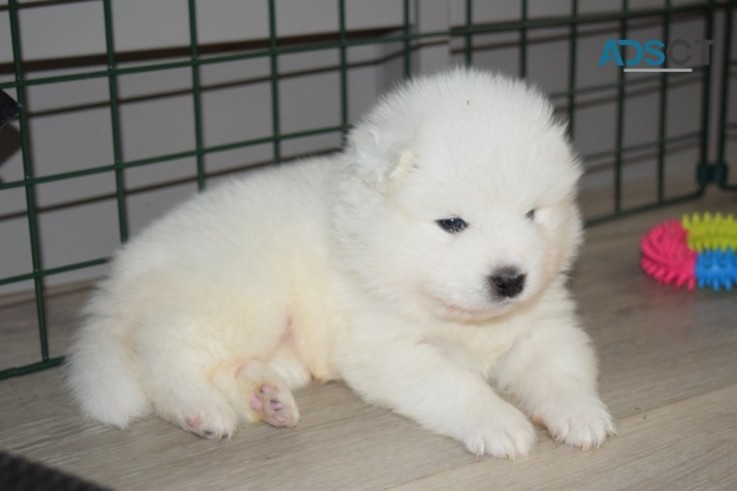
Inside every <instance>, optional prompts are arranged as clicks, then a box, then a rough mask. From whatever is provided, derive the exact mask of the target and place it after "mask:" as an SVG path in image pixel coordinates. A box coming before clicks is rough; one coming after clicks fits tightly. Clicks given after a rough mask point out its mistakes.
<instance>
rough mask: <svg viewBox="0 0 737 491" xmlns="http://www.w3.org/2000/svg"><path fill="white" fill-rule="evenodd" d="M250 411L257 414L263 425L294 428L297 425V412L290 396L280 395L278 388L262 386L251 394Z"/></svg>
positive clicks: (287, 394)
mask: <svg viewBox="0 0 737 491" xmlns="http://www.w3.org/2000/svg"><path fill="white" fill-rule="evenodd" d="M249 404H250V406H251V409H252V410H253V411H254V412H256V413H257V414H258V417H259V419H260V420H261V421H263V422H264V423H268V424H270V425H271V426H276V427H282V426H294V425H295V424H297V419H298V415H297V411H296V409H295V406H294V404H293V401H291V395H289V393H288V392H286V395H285V394H284V393H281V392H280V391H279V388H278V387H274V386H273V385H269V384H263V385H260V386H258V389H257V390H256V391H255V392H254V393H253V394H251V398H250V401H249Z"/></svg>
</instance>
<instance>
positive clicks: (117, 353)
mask: <svg viewBox="0 0 737 491" xmlns="http://www.w3.org/2000/svg"><path fill="white" fill-rule="evenodd" d="M113 322H115V321H114V320H113V319H110V318H106V317H99V316H95V315H91V316H89V317H88V318H87V320H86V322H85V324H84V325H83V326H82V329H80V331H79V333H78V335H77V338H76V340H75V342H74V344H73V346H72V349H71V351H70V355H69V358H68V360H67V365H68V367H67V385H68V387H69V389H70V390H71V392H72V394H73V395H74V397H75V399H76V400H77V402H78V404H79V405H80V406H81V408H82V411H83V412H84V414H85V415H86V416H88V417H89V418H91V419H94V420H97V421H99V422H101V423H103V424H107V425H112V426H117V427H119V428H125V427H126V426H128V423H130V422H131V421H132V420H133V419H135V418H138V417H140V416H143V415H145V414H146V413H148V411H149V409H150V403H149V402H148V400H147V398H146V396H145V394H144V393H143V391H142V390H141V387H140V385H139V383H138V381H137V380H136V376H135V371H134V368H133V365H132V362H131V360H130V353H129V351H128V349H127V348H126V346H125V343H124V341H123V340H122V339H121V337H120V335H119V333H118V332H116V331H117V329H116V328H115V327H116V326H113V325H110V324H111V323H113Z"/></svg>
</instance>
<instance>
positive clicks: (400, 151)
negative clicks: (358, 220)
mask: <svg viewBox="0 0 737 491" xmlns="http://www.w3.org/2000/svg"><path fill="white" fill-rule="evenodd" d="M410 148H411V141H410V139H402V138H397V135H386V132H380V131H378V130H376V129H375V128H371V127H366V126H363V127H360V126H359V127H358V128H356V129H355V130H354V131H353V133H351V135H350V138H349V146H348V149H347V150H346V152H347V153H348V154H349V162H350V166H351V170H352V171H353V172H355V173H356V174H358V175H359V176H360V177H361V179H362V180H363V181H364V182H365V183H366V184H368V185H369V186H371V187H375V188H377V189H379V190H381V191H389V190H391V189H393V188H394V187H395V186H396V185H397V184H398V183H399V182H400V181H401V179H402V177H404V176H405V175H407V174H408V173H409V172H410V171H411V170H412V169H413V168H414V167H415V166H416V165H417V159H416V157H415V154H414V152H412V150H410Z"/></svg>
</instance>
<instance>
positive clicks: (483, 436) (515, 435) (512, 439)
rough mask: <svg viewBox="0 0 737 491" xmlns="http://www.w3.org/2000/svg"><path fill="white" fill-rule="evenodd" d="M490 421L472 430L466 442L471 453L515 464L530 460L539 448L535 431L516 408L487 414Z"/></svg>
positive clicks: (487, 419) (487, 420)
mask: <svg viewBox="0 0 737 491" xmlns="http://www.w3.org/2000/svg"><path fill="white" fill-rule="evenodd" d="M485 419H486V421H484V422H482V423H481V424H480V425H479V426H478V427H476V428H473V429H472V430H471V434H470V436H469V437H468V438H466V440H465V441H464V443H465V445H466V448H467V449H468V451H469V452H471V453H474V454H476V456H477V457H478V456H481V455H492V456H494V457H498V458H508V459H510V460H515V459H517V458H522V457H526V456H527V454H529V453H530V449H531V448H532V446H533V445H534V444H535V440H536V436H535V429H534V427H533V426H532V423H531V422H530V421H529V420H528V419H527V417H525V415H524V414H522V413H521V412H519V411H517V410H516V409H515V408H513V407H511V406H510V407H509V408H503V409H501V410H496V411H493V412H490V413H487V414H486V417H485Z"/></svg>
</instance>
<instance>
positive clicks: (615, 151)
mask: <svg viewBox="0 0 737 491" xmlns="http://www.w3.org/2000/svg"><path fill="white" fill-rule="evenodd" d="M73 1H74V0H71V1H67V2H56V3H73ZM77 1H80V0H77ZM87 1H92V2H95V3H99V2H101V3H102V7H103V19H101V22H103V23H104V32H105V63H106V67H105V68H104V69H94V70H88V71H84V72H79V73H74V74H65V75H61V76H34V75H33V73H32V71H31V70H29V69H28V68H27V66H26V63H25V62H24V59H23V55H22V49H21V32H20V29H21V27H20V22H19V12H20V11H21V10H23V9H26V8H44V5H46V4H50V3H52V2H35V3H20V2H19V1H18V0H8V1H7V5H0V13H3V12H6V13H7V17H8V20H9V22H8V24H9V25H8V28H9V30H10V39H11V42H12V54H13V62H12V77H13V80H12V81H8V82H0V89H13V90H14V91H15V94H16V97H17V101H18V103H19V104H20V105H21V106H22V107H26V106H27V99H28V97H27V90H28V89H29V88H30V87H34V86H41V85H55V84H62V83H66V82H70V81H78V80H88V79H107V85H108V100H107V107H108V108H109V111H110V124H111V135H110V137H111V141H112V156H113V161H112V162H100V163H99V165H96V166H93V167H88V168H84V169H79V170H74V171H67V172H57V173H52V174H48V175H43V176H36V175H35V174H34V159H33V155H32V153H31V146H30V141H29V131H30V129H29V116H28V114H26V113H25V112H21V114H20V117H19V119H18V122H17V128H18V132H19V135H20V151H21V155H22V163H23V177H22V179H16V180H10V181H7V182H0V192H3V191H6V190H7V191H9V190H13V189H22V190H23V191H24V192H25V210H26V217H27V222H28V230H29V236H30V249H31V251H30V252H31V263H32V264H31V266H32V270H31V271H28V272H26V273H23V274H18V275H13V276H9V277H5V278H2V277H0V286H2V285H9V284H13V283H20V282H26V281H32V283H33V288H34V295H35V304H36V316H37V323H38V340H39V360H38V361H37V362H35V363H31V364H27V365H24V366H18V367H11V368H7V369H3V370H1V371H0V379H4V378H8V377H13V376H17V375H23V374H27V373H31V372H34V371H38V370H42V369H46V368H49V367H52V366H56V365H59V364H60V363H62V361H63V357H52V356H51V355H50V352H49V343H48V334H47V319H46V317H47V316H46V295H45V290H44V280H45V278H47V277H49V276H52V275H58V274H62V273H67V272H70V271H75V270H79V269H84V268H90V267H93V266H99V265H101V264H104V263H106V262H107V261H108V258H106V257H98V258H90V259H88V260H84V261H81V262H76V263H73V264H66V265H63V266H59V267H54V268H45V267H44V265H43V264H42V261H41V250H42V249H41V248H42V244H41V240H40V237H39V233H38V231H39V223H38V205H37V197H36V188H37V186H39V185H41V184H46V183H51V182H59V181H65V180H73V179H79V178H82V177H85V176H90V175H95V174H112V175H114V181H115V203H116V207H117V220H118V233H119V237H120V241H121V242H125V241H126V240H127V239H128V236H129V217H128V204H127V197H128V194H127V189H126V182H125V178H126V171H127V170H130V169H133V168H138V167H144V166H152V165H157V164H161V163H164V162H172V161H175V160H180V159H183V158H193V159H194V162H195V169H194V172H195V175H196V182H197V187H198V189H200V190H203V189H205V187H206V184H207V179H208V173H207V171H206V166H205V162H206V161H205V157H206V156H208V155H212V154H216V153H221V152H227V151H231V150H235V149H243V148H248V147H255V146H258V145H264V144H268V145H271V154H272V160H273V161H274V162H276V163H278V162H280V161H281V160H282V157H283V150H282V145H283V143H284V142H286V141H289V140H296V139H301V138H307V137H312V136H316V135H327V134H345V132H346V131H348V130H349V128H350V121H349V90H350V87H349V82H348V70H349V67H350V63H349V57H348V50H349V49H351V48H356V47H360V46H380V45H390V44H391V45H398V46H400V47H401V53H400V55H399V57H400V58H401V65H402V72H403V75H404V76H405V77H410V76H411V75H412V73H413V59H414V55H415V54H416V53H417V51H418V50H419V49H421V48H422V46H423V45H425V44H426V43H432V42H434V41H438V40H448V39H450V40H451V42H453V41H459V42H460V43H461V44H462V45H463V47H462V48H461V49H462V51H463V59H464V60H465V62H466V63H467V64H473V63H474V61H475V59H474V58H475V56H474V55H475V54H476V53H477V50H478V47H477V46H476V40H477V39H478V38H479V37H480V36H486V35H492V34H503V33H514V34H516V35H517V36H518V38H517V39H518V40H519V43H518V44H519V55H518V74H519V75H520V76H523V77H524V76H526V75H527V74H528V71H529V63H530V59H529V56H528V45H529V43H530V39H531V36H532V35H533V34H534V33H535V32H536V31H539V30H542V29H550V28H563V29H566V30H567V33H568V34H567V36H568V41H569V45H568V46H569V49H568V54H567V55H568V65H567V69H566V74H567V78H568V80H567V88H566V90H563V91H560V92H558V93H554V94H552V98H553V100H554V101H556V102H559V103H561V104H563V105H564V106H565V112H566V114H565V115H566V116H567V119H568V121H569V129H570V132H571V136H572V137H573V138H574V139H575V138H576V123H577V121H578V119H577V110H578V106H579V101H580V100H581V98H582V97H586V96H591V95H596V94H603V93H611V92H615V93H616V112H615V118H616V121H615V133H616V134H615V143H614V146H613V147H612V148H610V149H607V150H605V151H600V152H596V153H594V154H590V155H585V156H584V157H585V158H586V159H588V160H597V159H611V160H612V161H613V171H614V172H613V180H612V183H611V185H612V188H613V203H612V206H611V209H610V211H609V212H608V213H605V214H603V215H600V216H595V217H593V218H591V219H590V220H589V224H594V223H599V222H602V221H605V220H610V219H612V218H616V217H621V216H623V215H627V214H632V213H637V212H641V211H643V210H647V209H652V208H655V207H660V206H665V205H668V204H672V203H675V202H680V201H684V200H690V199H694V198H698V197H700V196H701V195H702V194H703V193H704V190H705V189H706V187H707V186H708V185H709V184H710V183H716V184H717V185H718V186H720V187H722V188H724V189H735V188H737V186H736V185H735V184H731V183H730V182H729V181H728V175H727V171H728V162H727V160H728V159H727V151H728V150H727V149H728V146H729V142H730V139H733V138H734V134H735V130H737V122H735V121H730V120H729V112H728V102H729V101H734V99H735V95H734V94H731V93H730V91H729V86H730V80H731V78H732V77H731V72H730V70H734V68H735V66H737V60H735V59H734V56H735V53H734V52H732V50H730V49H729V47H730V46H731V43H732V38H731V36H732V28H733V26H734V10H735V0H729V1H728V2H715V1H708V2H692V3H688V4H679V5H677V6H676V5H672V4H671V1H670V0H666V1H665V3H664V5H663V6H662V7H659V8H647V9H638V10H631V9H630V8H629V7H630V5H629V2H628V1H627V0H622V3H621V9H620V10H617V11H612V12H606V13H595V14H594V13H592V14H584V13H581V9H580V8H579V7H580V5H579V2H578V1H577V0H571V6H570V12H569V14H567V15H561V16H555V17H542V18H533V17H531V16H530V6H529V3H530V2H528V1H527V0H522V1H521V2H520V12H519V16H518V18H517V19H514V20H505V21H499V22H477V21H476V20H475V15H474V13H475V10H477V9H478V5H479V1H480V0H477V2H474V1H473V0H466V1H465V19H464V21H463V23H462V24H461V25H456V26H453V27H452V28H450V29H449V30H442V31H430V32H426V31H422V32H420V31H419V30H418V29H417V28H416V26H413V24H412V20H413V17H412V13H413V6H412V5H413V4H414V2H410V0H398V1H402V9H401V11H402V18H401V19H398V20H397V27H396V28H395V29H390V30H380V31H376V30H374V31H372V30H368V31H355V32H354V31H350V30H349V29H348V28H347V27H346V25H347V24H346V14H347V12H346V9H347V6H346V1H345V0H336V12H337V15H338V19H337V25H338V32H337V34H336V36H335V37H334V38H331V39H324V38H321V39H316V38H315V39H313V38H310V37H305V38H304V39H302V40H298V41H296V42H294V41H289V42H286V41H285V40H284V39H280V38H279V36H278V35H277V23H278V21H279V19H278V18H277V13H276V0H266V1H267V2H268V19H266V20H267V22H268V39H265V40H263V43H262V44H260V45H259V46H256V47H253V48H252V49H244V50H239V51H236V52H227V53H208V54H207V56H203V54H202V53H203V52H204V51H205V49H206V46H202V45H201V44H200V43H199V42H198V15H197V2H196V0H188V2H187V8H188V22H189V26H188V27H189V46H188V49H187V51H188V55H187V57H186V59H178V60H176V61H170V60H169V61H164V62H160V63H144V62H133V63H126V64H125V66H118V65H119V53H118V52H116V47H115V42H114V40H115V36H114V32H113V25H114V23H113V16H114V12H113V4H112V1H111V0H87ZM421 3H422V2H421V1H420V4H421ZM200 7H203V4H202V3H201V4H200ZM717 11H723V12H724V16H723V18H724V25H723V27H722V33H723V39H721V40H719V41H718V44H719V45H721V46H723V47H725V49H722V56H721V58H720V59H719V60H715V61H716V62H717V63H719V64H720V70H719V73H720V77H721V78H720V80H719V81H718V84H717V85H718V91H717V93H715V94H713V93H712V90H711V84H712V76H713V66H712V65H705V66H702V67H698V68H696V69H695V70H694V71H695V73H696V75H697V76H698V77H699V78H700V83H701V87H702V89H703V90H702V92H701V98H702V100H701V101H700V102H701V106H700V107H701V118H700V123H699V129H698V130H696V131H690V132H685V133H682V134H677V135H670V136H667V133H666V129H665V128H666V120H667V119H668V104H667V100H666V94H667V92H668V88H669V84H671V81H670V79H669V78H668V77H667V76H666V75H664V74H656V75H653V76H645V77H639V78H632V79H628V78H626V77H625V76H624V73H623V72H620V74H619V76H618V79H617V80H616V81H615V82H610V83H602V84H598V85H592V86H587V87H583V88H582V87H579V84H578V80H577V73H578V71H577V69H578V66H577V63H578V61H577V60H578V58H579V56H578V51H577V50H578V46H579V43H578V38H579V36H581V29H582V28H584V27H587V26H592V25H602V26H611V25H612V24H614V25H617V26H618V28H617V29H614V31H613V32H612V33H611V34H612V37H619V38H621V39H624V38H627V35H628V32H629V29H630V25H631V23H632V22H635V21H638V20H641V19H649V20H651V21H654V22H659V24H660V25H661V26H662V33H663V34H662V35H663V39H664V41H665V43H667V42H668V40H669V38H670V36H671V33H670V25H671V21H672V19H673V17H674V16H676V15H683V14H690V15H692V16H695V17H697V18H698V19H700V20H701V22H702V23H703V35H704V39H713V37H714V32H715V26H714V23H715V18H716V14H717ZM2 29H5V27H4V26H3V27H2ZM324 50H337V52H338V60H339V61H338V67H337V70H338V73H339V94H338V97H339V99H340V102H339V108H340V110H339V111H340V116H339V119H340V121H339V124H337V125H330V126H325V127H314V128H309V129H306V130H303V131H296V132H285V131H283V130H282V121H281V120H280V104H281V101H282V99H281V94H280V80H281V79H280V67H279V64H280V59H282V57H284V56H285V55H297V54H300V53H309V52H317V51H324ZM257 59H262V60H268V63H269V77H268V78H269V85H270V92H271V100H270V104H271V113H272V127H271V134H270V135H268V136H265V137H260V138H252V139H244V140H240V141H232V142H228V143H225V144H219V145H206V144H205V139H204V136H203V135H204V126H203V109H202V91H203V89H202V86H203V84H202V81H201V70H202V68H203V67H205V66H210V65H218V64H224V63H231V62H235V61H243V60H257ZM182 68H185V69H189V70H190V71H191V97H192V102H193V106H192V107H193V112H192V115H191V117H192V119H193V121H194V134H193V135H192V141H191V146H190V148H189V149H188V150H184V151H178V152H173V153H166V154H162V155H156V156H153V157H146V158H140V159H134V160H126V159H125V158H124V155H123V153H124V152H123V135H122V132H121V109H120V105H121V98H120V96H119V87H118V82H119V78H120V77H122V76H126V75H132V74H141V73H147V72H164V71H168V70H175V69H182ZM637 87H656V90H657V91H658V92H659V95H660V98H659V109H658V126H657V138H656V139H655V140H653V141H649V142H645V143H638V144H634V145H626V144H625V138H624V127H625V117H624V116H625V115H624V111H625V102H626V99H627V97H628V92H629V91H630V90H634V89H636V88H637ZM714 96H716V97H718V99H719V100H720V101H721V103H720V104H719V105H718V107H719V108H720V109H719V113H718V115H717V118H716V119H717V120H718V123H717V128H716V129H714V128H711V127H710V122H711V121H712V114H711V113H710V110H711V109H710V108H711V107H712V99H711V98H712V97H714ZM712 131H716V132H717V134H718V136H717V140H718V142H717V152H716V153H717V157H716V159H715V160H713V161H710V160H709V158H708V156H709V141H710V135H712ZM679 143H686V144H690V145H693V146H694V147H698V149H699V158H698V161H697V162H694V166H695V168H696V178H695V179H694V186H693V190H692V191H690V192H687V193H685V194H682V195H677V196H667V195H666V193H665V176H666V167H667V166H666V157H667V149H668V147H669V146H671V145H675V144H679ZM643 150H652V151H654V152H656V154H657V172H656V180H657V182H656V187H657V192H656V195H655V199H654V200H652V201H651V202H649V203H646V204H641V205H638V206H636V207H626V206H625V205H624V203H623V199H622V196H623V189H622V183H623V175H622V172H623V168H624V165H625V163H626V161H627V159H628V158H629V156H630V155H632V154H633V153H636V152H640V151H643ZM0 253H1V250H0ZM0 329H2V323H1V322H0Z"/></svg>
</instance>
